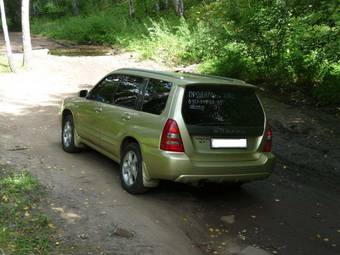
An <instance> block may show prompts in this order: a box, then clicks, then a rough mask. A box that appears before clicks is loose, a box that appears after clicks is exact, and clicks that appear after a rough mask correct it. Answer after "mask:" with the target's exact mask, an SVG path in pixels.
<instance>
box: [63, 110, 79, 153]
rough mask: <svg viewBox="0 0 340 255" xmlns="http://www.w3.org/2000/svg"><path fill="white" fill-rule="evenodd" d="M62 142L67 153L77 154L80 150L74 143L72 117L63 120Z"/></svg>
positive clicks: (68, 116)
mask: <svg viewBox="0 0 340 255" xmlns="http://www.w3.org/2000/svg"><path fill="white" fill-rule="evenodd" d="M61 142H62V145H63V149H64V151H66V152H69V153H72V152H77V151H78V148H77V147H76V145H75V143H74V124H73V117H72V115H67V116H65V118H64V120H63V126H62V132H61Z"/></svg>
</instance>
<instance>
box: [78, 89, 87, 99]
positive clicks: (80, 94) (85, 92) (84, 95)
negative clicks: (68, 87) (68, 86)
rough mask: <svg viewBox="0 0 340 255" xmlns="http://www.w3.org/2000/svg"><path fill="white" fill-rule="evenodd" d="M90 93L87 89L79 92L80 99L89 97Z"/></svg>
mask: <svg viewBox="0 0 340 255" xmlns="http://www.w3.org/2000/svg"><path fill="white" fill-rule="evenodd" d="M87 93H88V91H87V90H86V89H83V90H81V91H80V92H79V97H87Z"/></svg>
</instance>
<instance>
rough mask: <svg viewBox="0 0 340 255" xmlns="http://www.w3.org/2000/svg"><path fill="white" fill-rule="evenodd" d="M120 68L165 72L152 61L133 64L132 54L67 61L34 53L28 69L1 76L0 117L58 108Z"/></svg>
mask: <svg viewBox="0 0 340 255" xmlns="http://www.w3.org/2000/svg"><path fill="white" fill-rule="evenodd" d="M14 59H15V62H16V63H20V61H21V60H22V54H20V53H17V54H14ZM123 67H137V68H149V69H164V67H161V66H160V65H159V64H156V63H154V62H152V61H142V62H136V59H135V57H134V56H132V55H131V53H123V54H118V55H114V56H95V57H93V56H92V57H91V56H87V57H85V56H79V57H66V56H52V55H49V54H48V50H47V49H43V50H34V51H33V56H32V64H31V67H30V68H29V69H18V71H17V72H16V73H1V74H0V115H1V114H13V115H22V114H26V113H27V111H29V110H30V109H31V108H32V106H52V105H55V106H56V105H59V104H60V103H61V100H62V99H63V98H64V97H66V96H69V95H70V94H76V93H77V92H78V91H79V90H80V89H81V88H84V87H88V88H89V87H91V86H93V85H94V84H96V83H97V82H98V81H99V80H100V79H101V78H102V77H103V76H104V75H105V74H107V73H109V72H111V71H113V70H115V69H118V68H123Z"/></svg>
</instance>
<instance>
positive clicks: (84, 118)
mask: <svg viewBox="0 0 340 255" xmlns="http://www.w3.org/2000/svg"><path fill="white" fill-rule="evenodd" d="M111 74H125V75H134V76H141V77H144V78H146V79H149V78H152V79H160V80H165V81H169V82H172V83H173V86H172V89H171V91H170V95H169V98H168V100H167V103H166V106H165V108H164V111H163V112H162V113H161V114H160V115H156V114H150V113H147V112H143V111H141V110H139V109H129V108H125V107H121V106H117V105H112V104H105V103H100V102H95V101H93V100H88V99H86V98H79V97H75V98H67V99H65V100H64V102H63V106H62V111H64V110H66V109H67V110H70V111H71V112H72V114H73V115H74V120H75V128H76V131H77V134H78V135H79V137H80V141H81V142H83V143H84V144H87V145H88V146H90V147H92V148H94V149H96V150H98V151H100V152H101V153H103V154H104V155H106V156H108V157H110V158H112V159H113V160H115V161H117V162H118V163H119V161H120V158H121V155H120V152H121V146H122V143H123V142H124V141H125V139H127V138H128V139H134V140H135V141H137V142H138V144H139V145H140V149H141V152H142V157H143V170H144V171H145V172H146V175H147V176H148V177H149V178H151V179H167V180H172V181H178V182H197V181H201V180H206V181H213V182H222V181H234V182H241V181H242V182H245V181H252V180H259V179H265V178H267V177H268V176H269V175H270V173H271V172H272V169H273V166H274V164H275V156H274V155H273V154H272V153H270V152H269V153H263V152H262V147H263V143H264V139H263V138H264V131H265V126H266V119H265V118H264V120H265V121H264V123H263V130H264V131H263V134H262V135H260V136H253V137H247V141H248V147H247V149H212V148H211V146H210V139H211V138H212V137H213V136H211V135H210V136H209V135H205V136H197V135H191V134H190V132H189V131H188V128H187V125H186V123H185V121H184V119H183V116H182V101H183V96H184V91H185V88H186V86H188V85H193V84H214V85H220V86H233V87H240V88H241V87H242V88H247V89H251V90H256V87H255V86H253V85H250V84H247V83H245V82H243V81H239V80H235V79H228V78H218V77H211V76H201V75H193V74H180V73H170V72H155V71H146V70H141V69H119V70H116V71H114V72H112V73H111ZM261 107H262V106H261ZM98 108H99V109H100V111H96V109H98ZM169 118H171V119H174V120H175V121H176V122H177V124H178V127H179V130H180V134H181V137H182V140H183V145H184V149H185V152H184V153H183V152H167V151H162V150H161V149H160V139H161V136H162V130H163V127H164V125H165V123H166V121H167V120H168V119H169Z"/></svg>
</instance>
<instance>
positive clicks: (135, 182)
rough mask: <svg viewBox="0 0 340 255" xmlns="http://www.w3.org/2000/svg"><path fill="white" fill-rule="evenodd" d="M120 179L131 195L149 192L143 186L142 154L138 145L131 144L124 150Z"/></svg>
mask: <svg viewBox="0 0 340 255" xmlns="http://www.w3.org/2000/svg"><path fill="white" fill-rule="evenodd" d="M120 179H121V184H122V187H123V188H124V189H125V190H126V191H127V192H129V193H131V194H141V193H144V192H146V191H147V189H146V188H145V187H144V185H143V170H142V154H141V151H140V148H139V146H138V144H136V143H129V144H127V145H126V146H124V148H123V150H122V157H121V161H120Z"/></svg>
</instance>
